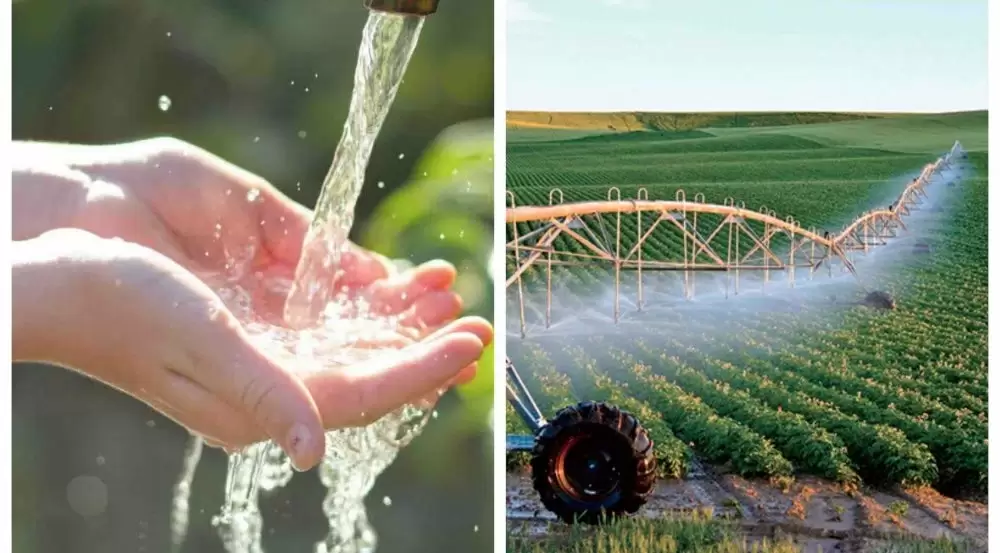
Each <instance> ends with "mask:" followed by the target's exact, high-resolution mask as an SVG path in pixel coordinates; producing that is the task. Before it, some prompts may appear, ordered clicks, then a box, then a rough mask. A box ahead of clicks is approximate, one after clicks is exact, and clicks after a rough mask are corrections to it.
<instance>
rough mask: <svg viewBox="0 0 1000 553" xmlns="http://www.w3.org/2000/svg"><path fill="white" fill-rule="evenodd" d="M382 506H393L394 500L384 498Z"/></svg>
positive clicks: (387, 497)
mask: <svg viewBox="0 0 1000 553" xmlns="http://www.w3.org/2000/svg"><path fill="white" fill-rule="evenodd" d="M382 505H385V506H386V507H389V506H391V505H392V499H389V496H385V497H383V498H382Z"/></svg>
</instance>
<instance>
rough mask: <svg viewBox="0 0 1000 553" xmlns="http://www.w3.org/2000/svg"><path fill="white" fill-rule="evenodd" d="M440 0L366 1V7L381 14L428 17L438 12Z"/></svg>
mask: <svg viewBox="0 0 1000 553" xmlns="http://www.w3.org/2000/svg"><path fill="white" fill-rule="evenodd" d="M438 1H439V0H364V2H365V7H366V8H368V9H369V10H373V11H379V12H389V13H398V14H402V15H418V16H428V15H430V14H432V13H434V12H436V11H437V7H438Z"/></svg>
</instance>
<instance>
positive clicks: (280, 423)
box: [178, 312, 325, 470]
mask: <svg viewBox="0 0 1000 553" xmlns="http://www.w3.org/2000/svg"><path fill="white" fill-rule="evenodd" d="M226 314H227V315H228V312H226ZM221 319H223V317H217V320H220V322H221V323H222V324H221V325H219V326H220V327H225V328H224V329H219V331H217V332H211V333H210V334H211V335H208V336H203V337H202V343H207V344H210V346H209V347H206V348H204V351H201V352H199V353H200V356H199V355H196V354H195V355H192V358H193V360H194V362H193V363H192V364H193V365H194V367H195V370H194V371H192V372H193V373H194V374H191V373H189V372H187V371H178V372H181V373H182V374H183V375H184V376H186V377H188V378H190V379H191V380H194V381H196V382H198V384H200V385H201V386H202V387H204V388H206V389H208V390H210V391H211V392H212V393H213V394H214V395H215V396H216V397H218V398H219V399H220V401H222V402H224V403H226V404H227V405H229V407H231V408H232V409H234V410H236V411H238V412H240V413H242V414H243V416H244V417H245V418H247V419H249V420H251V421H253V422H254V423H255V424H256V426H258V427H259V428H260V429H261V430H262V431H263V432H264V433H265V434H266V435H267V436H268V437H270V438H271V439H272V440H273V441H274V442H275V443H277V444H278V445H280V446H281V448H282V449H284V450H285V452H286V453H287V454H288V456H289V457H290V458H291V460H292V463H293V464H294V465H295V467H296V468H297V469H299V470H307V469H309V468H311V467H313V466H315V465H316V464H318V463H319V462H320V460H322V458H323V454H324V445H325V444H324V432H323V427H322V421H321V419H320V416H319V411H318V410H317V409H316V405H315V403H313V400H312V397H311V396H310V394H309V391H308V390H307V389H306V388H305V386H304V385H303V384H302V382H301V380H299V379H298V378H297V377H295V376H294V375H292V374H290V373H288V372H286V371H285V370H284V369H283V368H282V367H280V366H279V365H278V364H277V363H276V362H275V361H274V360H273V359H271V358H270V357H269V356H268V355H266V354H265V353H264V352H262V351H260V350H259V349H258V348H256V347H255V346H254V345H253V344H252V343H251V342H250V341H249V339H248V337H247V336H246V335H245V333H244V332H243V331H242V329H241V328H239V326H238V325H236V324H225V322H223V321H221ZM217 328H219V327H217Z"/></svg>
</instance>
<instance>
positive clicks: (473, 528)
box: [472, 524, 479, 532]
mask: <svg viewBox="0 0 1000 553" xmlns="http://www.w3.org/2000/svg"><path fill="white" fill-rule="evenodd" d="M472 531H473V532H478V531H479V525H478V524H477V525H475V526H473V527H472Z"/></svg>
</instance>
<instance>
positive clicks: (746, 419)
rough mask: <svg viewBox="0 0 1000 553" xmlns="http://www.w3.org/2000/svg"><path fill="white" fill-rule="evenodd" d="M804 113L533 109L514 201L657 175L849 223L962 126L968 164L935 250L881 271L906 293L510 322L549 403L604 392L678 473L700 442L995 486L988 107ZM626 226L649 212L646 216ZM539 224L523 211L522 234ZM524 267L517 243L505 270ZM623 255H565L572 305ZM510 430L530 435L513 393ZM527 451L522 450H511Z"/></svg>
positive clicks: (779, 458)
mask: <svg viewBox="0 0 1000 553" xmlns="http://www.w3.org/2000/svg"><path fill="white" fill-rule="evenodd" d="M793 115H794V114H783V116H782V118H779V119H780V120H779V119H776V120H774V121H770V122H769V121H767V120H758V121H757V123H756V125H757V126H742V127H741V126H738V125H736V124H732V123H731V121H732V120H731V119H730V118H726V117H722V116H719V117H717V118H716V119H714V120H713V119H704V121H708V123H709V124H710V125H711V124H713V123H716V126H702V127H696V126H691V125H688V126H684V125H680V124H678V125H675V126H674V127H673V128H669V127H670V126H669V125H666V124H659V125H658V126H656V125H647V126H646V127H645V128H644V129H643V130H631V131H627V132H619V131H617V130H612V129H609V128H600V125H598V124H593V121H590V120H588V124H589V125H590V129H589V131H588V129H585V128H570V127H571V126H570V125H567V126H566V128H546V127H542V126H538V127H537V128H533V127H531V126H530V125H529V126H523V125H522V126H519V127H517V128H516V129H514V131H516V132H512V133H511V134H510V135H509V137H508V145H507V186H508V190H509V191H512V192H513V193H514V194H515V196H516V201H517V203H518V205H525V204H535V205H547V204H548V203H549V190H550V189H551V188H553V187H558V188H560V189H561V190H562V192H563V194H564V198H565V201H566V202H573V201H584V200H603V199H606V198H607V192H608V189H609V187H611V186H617V187H619V188H620V189H621V196H622V197H623V198H634V197H635V196H636V191H637V190H638V189H639V188H640V187H644V188H646V189H647V190H648V193H649V198H650V199H665V200H673V199H674V195H675V192H676V190H677V189H679V188H681V189H683V190H684V191H685V193H686V194H687V198H688V199H689V200H690V199H691V198H692V197H693V196H694V195H695V194H696V193H701V194H704V197H705V200H706V201H707V202H710V203H723V201H724V199H725V198H733V199H734V200H736V201H737V202H739V201H743V202H745V203H746V206H747V207H748V208H753V209H756V208H757V207H758V206H760V205H766V206H767V207H768V208H770V209H771V210H774V211H775V212H776V214H777V215H778V216H779V217H781V218H784V217H785V216H788V215H791V216H794V218H795V219H796V220H797V221H799V222H800V223H801V224H802V226H804V227H810V226H812V227H816V228H818V229H823V228H829V229H830V230H835V229H839V228H840V227H841V226H842V225H843V224H845V223H846V222H848V221H851V220H853V219H854V217H855V216H857V215H858V214H860V213H862V212H864V211H866V210H868V209H871V208H874V207H884V205H885V204H884V203H880V202H886V201H889V200H887V199H891V198H893V197H894V196H895V195H897V194H898V193H899V192H901V191H902V189H903V188H904V187H905V185H906V183H907V182H908V181H909V180H911V179H912V178H913V177H914V176H915V175H916V173H918V172H919V171H920V170H921V169H922V167H923V166H924V165H925V164H927V163H930V162H933V161H934V160H935V159H937V158H938V157H939V156H940V155H942V154H944V153H945V152H947V151H948V149H949V148H950V147H951V145H952V144H953V143H954V141H955V140H956V139H957V140H960V141H961V142H962V144H963V146H964V147H965V148H966V150H968V152H969V156H968V158H969V165H970V166H971V169H970V170H969V171H967V174H966V176H965V177H964V179H963V180H962V181H961V183H960V184H959V185H957V186H955V187H954V188H951V187H949V188H948V189H947V190H945V191H944V192H942V194H947V197H948V202H949V203H948V206H949V207H948V210H947V212H946V214H945V215H942V216H941V217H940V219H941V221H939V222H938V223H936V224H935V225H934V226H933V228H931V229H924V230H922V231H921V232H922V233H923V234H922V236H921V239H923V240H926V241H927V242H928V243H930V245H931V247H932V249H931V253H930V254H929V255H928V254H923V255H918V254H913V255H909V256H903V257H904V259H903V260H902V261H898V260H897V262H896V263H895V264H894V265H893V266H892V267H890V268H889V269H886V270H882V271H879V273H878V275H877V276H876V277H873V278H875V282H874V284H877V286H878V288H879V289H883V290H886V291H888V292H890V293H891V294H892V295H893V296H894V297H895V299H896V303H897V308H896V309H895V310H892V311H876V310H872V309H867V308H865V307H860V306H855V307H842V308H837V309H830V308H828V307H825V306H820V305H814V304H805V305H801V306H797V307H796V308H795V309H786V310H771V311H767V312H761V313H757V312H754V311H753V310H752V309H749V308H746V307H745V306H742V307H741V304H740V303H739V302H738V301H734V302H733V305H732V306H731V307H729V308H727V310H726V312H725V317H724V319H725V321H724V322H720V314H719V312H718V310H716V311H714V312H712V313H711V314H704V315H698V313H697V312H692V311H691V310H688V311H685V314H684V315H683V316H680V315H678V316H673V317H664V318H663V319H662V320H658V321H656V322H655V324H651V325H647V326H648V328H646V329H645V331H644V332H641V333H635V334H634V335H631V336H623V335H621V334H608V333H606V332H605V329H604V328H597V327H595V328H594V329H593V333H592V334H589V335H587V334H580V333H577V334H576V335H574V336H546V335H545V333H541V334H539V335H530V334H529V336H528V337H527V338H526V339H524V340H520V339H516V338H515V339H509V340H508V353H509V355H510V357H511V359H512V360H513V361H514V363H515V365H516V366H517V367H518V369H519V370H520V372H521V373H522V376H523V377H525V380H526V383H527V385H528V387H529V389H530V390H531V392H532V393H533V394H534V396H535V399H536V400H537V401H538V403H539V406H540V407H541V408H542V409H543V411H545V413H546V414H547V415H551V414H553V413H554V412H555V411H556V410H558V408H560V407H562V406H565V405H568V404H571V403H574V402H576V401H579V400H590V399H594V400H607V401H611V402H613V403H617V404H619V405H620V406H622V407H623V408H625V409H627V410H630V411H632V412H634V413H635V414H637V415H638V416H639V418H640V420H642V421H643V423H644V424H645V425H646V426H647V427H648V428H649V430H650V433H651V435H652V436H653V438H654V441H655V443H656V453H657V456H658V458H659V459H660V469H661V473H662V475H663V476H664V477H679V476H682V475H683V474H684V473H685V471H686V470H687V469H688V467H689V466H690V462H691V458H692V455H695V456H697V457H698V458H701V459H703V460H705V461H708V462H710V463H712V464H714V465H717V466H721V467H723V468H724V469H725V470H726V471H728V472H732V473H736V474H739V475H743V476H764V477H780V476H794V475H796V474H809V475H813V476H818V477H821V478H825V479H829V480H832V481H836V482H842V483H844V484H848V485H855V484H859V483H863V484H867V485H873V486H886V487H891V486H897V485H899V486H904V487H908V486H922V485H929V486H933V487H935V488H937V489H938V490H941V491H943V492H945V493H947V494H949V495H953V496H960V497H966V498H978V499H985V497H986V494H987V460H988V444H987V427H988V424H987V422H988V421H987V401H988V393H987V338H988V337H987V298H988V294H987V259H988V256H987V178H986V176H987V157H988V155H987V139H986V136H987V114H986V113H985V112H974V113H958V114H945V115H893V116H885V117H881V116H874V115H865V116H861V115H858V116H855V117H842V118H839V119H837V118H829V119H828V120H822V119H818V118H817V117H813V118H812V119H810V120H811V121H819V122H816V123H811V124H786V123H789V122H794V121H795V117H793ZM677 118H679V119H677ZM521 119H522V120H526V121H536V122H538V123H539V125H542V124H543V123H545V121H541V120H539V119H538V118H537V117H536V118H535V119H532V118H531V117H527V116H525V115H523V114H522V115H521ZM675 119H676V120H684V118H683V117H681V116H675ZM688 119H689V120H691V121H695V122H698V121H702V120H701V119H697V118H693V117H688ZM669 120H670V119H669V117H666V116H665V117H663V118H661V119H659V120H658V121H669ZM748 120H749V119H748ZM719 121H729V122H730V123H729V124H726V125H722V124H717V123H719ZM761 121H763V122H761ZM765 124H767V125H769V126H761V125H765ZM605 127H607V126H605ZM650 217H652V216H651V215H650ZM646 224H648V223H646ZM622 225H623V228H625V227H626V226H628V228H630V229H634V226H635V216H634V215H633V216H631V217H628V218H625V217H623V220H622ZM629 225H631V226H629ZM533 228H535V227H533V226H532V224H529V223H524V224H519V226H518V232H520V233H521V234H523V233H526V232H529V231H530V230H532V229H533ZM644 228H645V227H644ZM507 229H508V237H507V239H508V240H510V239H511V238H512V234H511V225H508V226H507ZM633 232H634V231H633ZM904 234H905V232H904ZM560 240H562V238H560ZM556 247H557V248H574V247H575V248H579V247H580V246H579V245H573V244H570V243H569V242H560V241H557V242H556ZM628 247H631V246H630V245H629V246H628ZM678 247H679V243H673V242H670V239H667V238H661V239H653V240H650V241H649V242H647V243H645V245H644V246H643V251H644V252H646V253H647V254H648V255H650V256H653V255H657V254H660V256H661V257H662V256H663V252H667V251H670V250H676V249H677V248H678ZM515 266H516V260H515V259H514V258H513V256H512V255H508V257H507V270H508V275H509V274H510V273H511V272H512V270H513V269H514V268H515ZM608 271H609V269H608V268H607V267H603V266H601V265H599V264H597V263H595V264H594V265H593V266H588V267H578V268H570V269H567V268H560V269H558V270H554V272H553V275H554V276H553V282H561V283H562V284H561V285H560V286H562V288H561V289H564V290H570V291H572V292H573V294H574V296H573V297H567V295H566V294H563V295H562V296H560V297H559V300H558V301H560V302H562V303H561V304H560V306H558V307H560V308H561V309H562V313H563V314H564V316H565V313H567V312H568V313H572V312H573V310H575V309H582V308H583V307H585V306H586V305H587V304H588V303H589V302H590V301H591V297H592V295H593V294H596V293H599V292H600V291H601V290H602V289H603V290H606V289H607V285H608V274H609V273H608ZM628 278H632V279H634V276H629V277H628ZM543 279H544V274H543V272H542V271H540V270H534V269H532V270H529V271H528V272H526V273H525V275H524V282H525V283H526V287H527V288H528V289H531V288H532V287H533V286H534V287H536V288H537V286H538V285H539V283H542V282H543ZM542 287H543V289H544V284H542ZM771 294H773V295H777V296H779V297H780V294H781V292H780V291H777V290H776V291H772V292H771ZM507 296H508V297H507V301H508V303H507V305H508V310H507V313H508V318H516V317H517V315H516V309H517V300H516V297H515V294H513V293H512V292H511V291H510V290H509V291H508V294H507ZM507 431H508V432H512V433H523V432H524V428H523V426H522V425H521V424H520V421H519V420H518V419H517V417H516V415H515V414H514V412H513V411H512V409H510V408H508V413H507ZM522 462H523V456H522V457H518V456H511V457H509V458H508V464H509V465H511V464H519V463H522Z"/></svg>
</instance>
